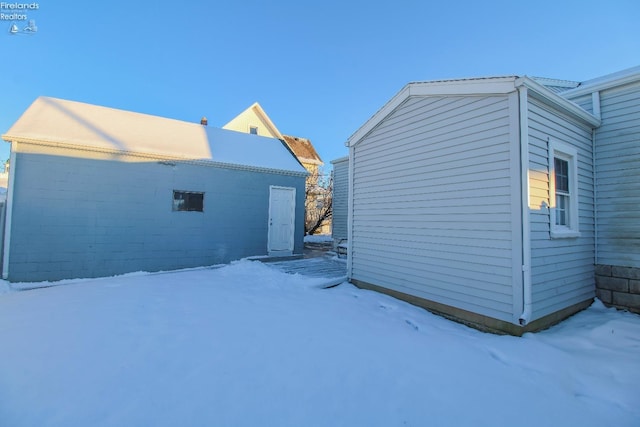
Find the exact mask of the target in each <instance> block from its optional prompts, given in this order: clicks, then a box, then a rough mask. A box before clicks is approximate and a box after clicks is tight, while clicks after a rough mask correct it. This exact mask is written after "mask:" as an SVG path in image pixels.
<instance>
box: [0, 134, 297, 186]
mask: <svg viewBox="0 0 640 427" xmlns="http://www.w3.org/2000/svg"><path fill="white" fill-rule="evenodd" d="M2 139H3V140H4V141H5V142H8V143H11V142H17V143H21V144H31V145H40V146H45V147H54V148H63V149H69V150H77V151H85V152H92V153H103V154H111V155H116V156H127V157H138V158H143V159H149V160H155V161H171V162H176V163H183V164H193V165H199V166H209V167H219V168H225V169H234V170H244V171H249V172H263V173H277V174H280V175H292V176H302V177H306V176H307V175H309V172H307V171H294V170H287V169H275V168H266V167H261V166H251V165H241V164H237V163H225V162H216V161H215V160H207V159H189V158H185V157H180V156H172V155H170V154H160V153H153V152H138V151H125V150H110V149H108V148H98V147H91V146H86V145H78V144H69V143H65V142H59V141H50V140H45V139H32V138H23V137H12V136H11V135H8V134H4V135H2Z"/></svg>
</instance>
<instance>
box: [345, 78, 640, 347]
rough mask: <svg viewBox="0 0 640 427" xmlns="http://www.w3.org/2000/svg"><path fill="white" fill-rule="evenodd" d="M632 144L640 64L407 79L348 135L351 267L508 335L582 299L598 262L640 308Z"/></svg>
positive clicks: (619, 298) (636, 151)
mask: <svg viewBox="0 0 640 427" xmlns="http://www.w3.org/2000/svg"><path fill="white" fill-rule="evenodd" d="M572 101H575V102H576V103H574V102H572ZM639 141H640V67H637V68H634V69H631V70H626V71H623V72H621V73H617V74H614V75H611V76H606V77H603V78H601V79H596V80H594V81H590V82H585V83H582V84H581V83H579V82H568V81H560V80H550V79H535V78H529V77H526V76H525V77H517V76H511V77H496V78H477V79H460V80H445V81H432V82H417V83H410V84H408V85H407V86H405V87H404V88H403V89H402V90H401V91H400V92H399V93H398V94H397V95H396V96H394V97H393V98H392V99H391V100H390V101H389V102H388V103H387V104H386V105H384V106H383V107H382V108H381V109H380V110H379V111H378V112H377V113H375V114H374V116H373V117H371V118H370V119H369V120H368V121H367V122H366V123H365V124H364V125H363V126H362V127H361V128H360V129H358V130H357V131H356V132H355V133H354V134H353V135H352V136H351V137H350V138H349V140H348V142H347V145H348V147H349V158H348V159H349V160H348V162H349V164H348V167H347V169H348V170H349V178H348V181H347V186H348V188H347V191H346V192H345V191H344V190H339V189H338V181H337V180H336V189H335V192H334V195H335V198H336V201H335V203H336V204H339V202H338V200H337V199H338V198H339V197H340V196H339V194H345V193H346V194H348V221H347V230H348V236H347V237H348V243H349V246H348V248H349V249H348V264H347V265H348V267H347V268H348V276H349V279H350V281H351V282H352V283H354V284H356V285H357V286H360V287H363V288H368V289H374V290H378V291H381V292H385V293H388V294H391V295H394V296H396V297H399V298H401V299H405V300H407V301H410V302H413V303H415V304H417V305H420V306H423V307H425V308H428V309H430V310H433V311H436V312H439V313H442V314H444V315H446V316H450V317H453V318H455V319H457V320H460V321H463V322H466V323H468V324H471V325H474V326H476V327H480V328H483V329H488V330H492V331H498V332H505V333H510V334H514V335H521V334H522V333H524V332H526V331H532V330H538V329H541V328H545V327H547V326H549V325H551V324H553V323H555V322H557V321H559V320H561V319H563V318H565V317H567V316H569V315H571V314H573V313H575V312H577V311H579V310H581V309H583V308H585V307H587V306H588V305H589V304H590V303H591V301H592V300H593V297H594V296H595V290H596V287H595V286H594V282H595V279H596V273H597V282H598V295H599V296H600V297H601V298H602V299H603V300H604V301H605V302H608V303H611V304H613V305H618V306H626V307H631V308H633V307H635V309H640V286H639V285H638V283H640V282H639V281H638V279H640V228H638V224H640V211H639V210H638V209H637V206H638V202H639V201H640V148H639V146H640V142H639ZM342 163H344V160H343V161H342ZM340 182H343V181H340ZM342 185H343V184H342ZM334 229H335V227H334ZM594 264H597V266H596V267H595V268H594ZM594 270H595V271H594ZM630 303H631V304H630ZM634 304H635V305H634Z"/></svg>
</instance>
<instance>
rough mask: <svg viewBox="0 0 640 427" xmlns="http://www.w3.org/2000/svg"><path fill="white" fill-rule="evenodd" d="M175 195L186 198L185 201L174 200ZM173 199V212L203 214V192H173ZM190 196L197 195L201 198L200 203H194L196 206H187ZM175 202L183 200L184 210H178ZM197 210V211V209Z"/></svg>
mask: <svg viewBox="0 0 640 427" xmlns="http://www.w3.org/2000/svg"><path fill="white" fill-rule="evenodd" d="M177 194H182V195H185V196H187V197H186V198H185V199H176V195H177ZM172 195H173V197H172V199H171V202H172V204H171V210H172V211H173V212H204V191H184V190H173V193H172ZM190 195H199V196H202V200H201V202H200V203H196V206H189V198H190ZM177 200H184V201H185V203H184V205H185V206H186V209H178V207H177V206H176V201H177ZM198 208H199V209H198Z"/></svg>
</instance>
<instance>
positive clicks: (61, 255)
mask: <svg viewBox="0 0 640 427" xmlns="http://www.w3.org/2000/svg"><path fill="white" fill-rule="evenodd" d="M3 139H4V140H6V141H8V142H10V143H11V168H10V177H9V190H8V197H7V210H6V228H5V234H4V245H3V246H4V254H3V261H2V266H3V277H4V278H5V279H8V280H11V281H40V280H59V279H66V278H79V277H100V276H109V275H114V274H121V273H127V272H132V271H139V270H144V271H158V270H172V269H179V268H186V267H196V266H206V265H214V264H220V263H227V262H229V261H231V260H236V259H240V258H243V257H248V256H255V255H265V256H266V255H272V256H286V255H291V254H292V253H301V252H302V246H303V235H304V232H303V227H304V222H303V221H304V190H305V179H306V176H307V172H306V171H305V170H304V168H303V167H302V166H300V164H299V163H298V162H297V161H296V159H295V158H294V157H293V156H292V155H291V153H290V152H289V151H288V150H287V149H286V147H284V146H283V144H282V143H281V142H280V141H279V140H277V139H273V138H266V137H262V136H253V135H245V134H241V133H238V132H231V131H228V130H223V129H216V128H211V127H207V126H202V125H200V124H195V123H187V122H182V121H178V120H171V119H166V118H161V117H156V116H150V115H146V114H139V113H134V112H129V111H122V110H116V109H112V108H106V107H101V106H96V105H90V104H84V103H79V102H73V101H66V100H61V99H55V98H46V97H41V98H38V99H37V100H36V101H35V102H34V103H33V104H32V105H31V106H30V107H29V108H28V109H27V110H26V111H25V112H24V114H23V115H22V116H21V117H20V118H19V119H18V121H17V122H16V123H15V124H14V125H13V126H12V127H11V128H10V129H9V130H8V131H7V133H6V134H5V135H3Z"/></svg>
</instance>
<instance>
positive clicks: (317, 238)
mask: <svg viewBox="0 0 640 427" xmlns="http://www.w3.org/2000/svg"><path fill="white" fill-rule="evenodd" d="M304 242H305V243H326V242H333V239H332V238H331V234H311V235H309V234H308V235H306V236H304Z"/></svg>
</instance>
